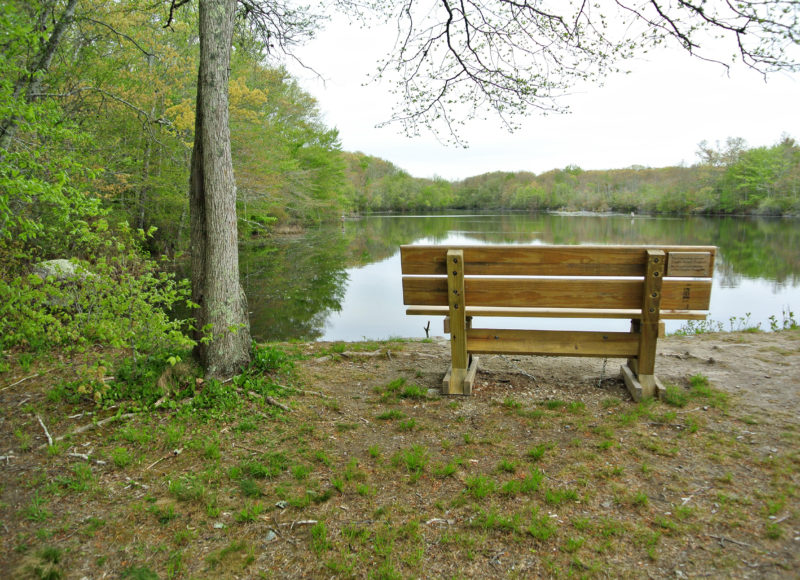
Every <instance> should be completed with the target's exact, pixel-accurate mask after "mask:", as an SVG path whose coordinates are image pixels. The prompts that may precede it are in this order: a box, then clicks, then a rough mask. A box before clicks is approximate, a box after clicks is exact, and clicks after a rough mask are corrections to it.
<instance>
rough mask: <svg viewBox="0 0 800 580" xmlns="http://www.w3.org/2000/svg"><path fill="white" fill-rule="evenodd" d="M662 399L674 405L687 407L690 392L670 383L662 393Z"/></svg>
mask: <svg viewBox="0 0 800 580" xmlns="http://www.w3.org/2000/svg"><path fill="white" fill-rule="evenodd" d="M661 400H662V401H663V402H664V403H666V404H667V405H672V406H673V407H685V406H686V404H687V403H688V402H689V393H688V392H687V391H686V390H685V389H682V388H681V387H679V386H677V385H670V384H668V385H667V386H666V388H665V389H664V393H663V394H662V395H661Z"/></svg>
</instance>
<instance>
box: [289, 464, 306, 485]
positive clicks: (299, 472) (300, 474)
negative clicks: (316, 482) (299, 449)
mask: <svg viewBox="0 0 800 580" xmlns="http://www.w3.org/2000/svg"><path fill="white" fill-rule="evenodd" d="M290 471H291V472H292V476H294V478H295V479H296V480H297V481H304V480H305V479H306V478H307V477H308V474H309V473H311V467H309V466H308V465H302V464H298V465H294V466H293V467H292V468H291V469H290Z"/></svg>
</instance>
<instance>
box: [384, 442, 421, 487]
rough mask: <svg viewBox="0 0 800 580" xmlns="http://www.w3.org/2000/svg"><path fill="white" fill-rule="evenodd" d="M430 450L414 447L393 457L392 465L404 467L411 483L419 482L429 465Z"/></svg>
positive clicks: (419, 446) (418, 446)
mask: <svg viewBox="0 0 800 580" xmlns="http://www.w3.org/2000/svg"><path fill="white" fill-rule="evenodd" d="M428 459H429V458H428V448H427V447H425V446H424V445H414V446H412V447H411V449H407V450H405V451H403V452H402V453H398V454H396V455H395V456H394V457H392V465H394V466H395V467H397V466H399V465H404V466H405V468H406V470H407V471H408V473H409V474H410V476H411V481H412V482H415V481H417V480H418V479H419V478H420V476H421V475H422V472H423V470H424V469H425V466H426V465H427V464H428Z"/></svg>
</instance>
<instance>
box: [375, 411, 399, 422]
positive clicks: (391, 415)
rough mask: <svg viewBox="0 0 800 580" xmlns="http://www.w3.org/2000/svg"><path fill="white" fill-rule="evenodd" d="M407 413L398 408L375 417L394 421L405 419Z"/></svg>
mask: <svg viewBox="0 0 800 580" xmlns="http://www.w3.org/2000/svg"><path fill="white" fill-rule="evenodd" d="M405 417H406V414H405V413H403V412H402V411H399V410H397V409H389V410H388V411H384V412H383V413H381V414H379V415H377V416H376V417H375V418H376V419H378V420H380V421H394V420H395V419H404V418H405Z"/></svg>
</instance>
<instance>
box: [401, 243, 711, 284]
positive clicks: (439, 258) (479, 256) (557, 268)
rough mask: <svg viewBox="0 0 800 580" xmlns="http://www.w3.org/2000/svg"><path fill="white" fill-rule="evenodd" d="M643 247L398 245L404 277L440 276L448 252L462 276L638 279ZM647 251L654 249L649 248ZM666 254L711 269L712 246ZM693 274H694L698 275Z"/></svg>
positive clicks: (675, 248)
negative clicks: (701, 256)
mask: <svg viewBox="0 0 800 580" xmlns="http://www.w3.org/2000/svg"><path fill="white" fill-rule="evenodd" d="M648 247H649V246H447V247H444V246H413V245H408V246H401V252H400V253H401V263H402V271H403V274H404V275H412V276H433V275H445V274H446V273H447V269H446V267H445V260H446V256H447V250H448V249H461V250H463V251H464V264H465V269H464V274H465V275H466V276H642V275H644V271H645V264H646V262H647V249H648ZM653 249H656V247H655V246H653ZM657 249H660V250H663V251H664V252H666V253H667V254H669V253H670V252H672V251H675V252H681V254H683V255H686V254H687V253H691V252H704V253H708V254H709V255H710V259H709V260H708V269H707V271H706V272H705V276H708V277H710V276H711V274H712V272H713V267H714V257H715V255H716V248H715V247H714V246H658V247H657ZM698 275H699V274H698Z"/></svg>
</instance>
